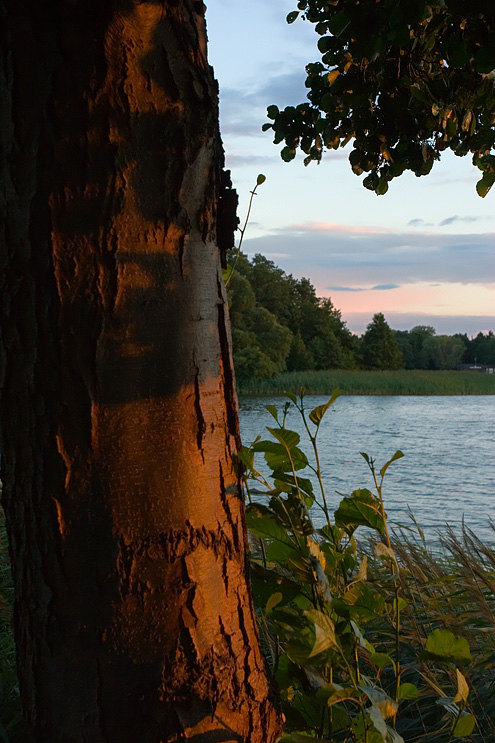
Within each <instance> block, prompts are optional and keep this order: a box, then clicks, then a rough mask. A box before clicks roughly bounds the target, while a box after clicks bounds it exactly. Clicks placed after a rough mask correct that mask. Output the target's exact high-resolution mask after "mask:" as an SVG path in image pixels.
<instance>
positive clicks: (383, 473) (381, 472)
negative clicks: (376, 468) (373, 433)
mask: <svg viewBox="0 0 495 743" xmlns="http://www.w3.org/2000/svg"><path fill="white" fill-rule="evenodd" d="M403 456H404V454H403V453H402V452H401V451H400V449H397V451H396V452H395V454H394V455H393V457H392V458H391V459H389V460H388V462H386V463H385V464H384V465H383V467H382V468H381V470H380V475H381V476H382V477H383V476H384V475H385V472H386V471H387V470H388V468H389V467H390V465H391V464H392V462H396V461H397V459H401V457H403Z"/></svg>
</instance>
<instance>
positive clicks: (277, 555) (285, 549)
mask: <svg viewBox="0 0 495 743" xmlns="http://www.w3.org/2000/svg"><path fill="white" fill-rule="evenodd" d="M292 550H293V547H292V545H289V544H287V543H286V542H280V541H279V540H278V539H277V540H275V541H273V542H270V544H269V545H268V546H267V548H266V559H267V560H268V562H276V563H278V564H282V563H284V562H285V561H286V560H287V558H288V557H289V555H290V554H291V553H292Z"/></svg>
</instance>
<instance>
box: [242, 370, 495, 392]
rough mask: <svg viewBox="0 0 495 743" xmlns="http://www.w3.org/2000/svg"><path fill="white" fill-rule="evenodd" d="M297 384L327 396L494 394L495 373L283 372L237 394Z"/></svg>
mask: <svg viewBox="0 0 495 743" xmlns="http://www.w3.org/2000/svg"><path fill="white" fill-rule="evenodd" d="M301 387H304V388H305V391H306V394H308V395H331V394H332V392H333V390H334V389H339V390H340V392H341V394H343V395H495V374H487V373H480V372H469V371H426V370H421V369H410V370H408V369H398V370H390V371H363V370H356V369H350V370H346V369H335V370H331V371H302V372H286V373H284V374H281V375H280V376H278V377H275V378H273V379H256V378H254V379H250V380H243V381H242V382H241V383H239V384H238V393H239V396H241V397H248V396H258V395H282V394H284V393H285V392H291V393H293V394H297V393H298V392H299V390H300V388H301Z"/></svg>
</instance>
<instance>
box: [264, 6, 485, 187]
mask: <svg viewBox="0 0 495 743" xmlns="http://www.w3.org/2000/svg"><path fill="white" fill-rule="evenodd" d="M297 8H298V10H296V11H293V12H292V13H289V15H288V16H287V21H288V22H289V23H293V22H294V21H295V20H296V18H297V17H298V16H301V17H302V18H303V19H304V20H307V21H309V22H310V23H314V24H315V31H316V32H317V34H318V35H319V36H320V39H319V41H318V49H319V51H320V53H321V60H320V61H316V62H314V63H311V64H308V65H307V67H306V72H307V79H306V87H307V88H308V101H307V102H305V103H302V104H300V105H299V106H297V107H293V106H289V107H287V108H285V109H284V110H283V111H279V109H278V107H277V106H275V105H272V106H269V107H268V118H269V119H270V120H271V121H270V123H266V124H264V125H263V129H264V130H265V131H266V130H268V129H273V131H274V133H275V136H274V142H275V143H281V142H284V143H285V146H284V147H283V149H282V151H281V156H282V159H283V160H285V161H287V162H288V161H290V160H292V159H293V158H294V157H295V155H296V150H297V148H298V147H299V148H300V149H301V150H302V151H303V152H304V153H305V155H306V157H305V159H304V163H305V164H306V165H307V164H308V163H309V162H311V161H312V160H316V161H317V162H319V161H320V160H321V157H322V154H323V152H324V150H325V149H337V148H338V147H342V146H344V145H345V144H347V143H348V142H349V141H352V142H353V149H352V150H351V152H350V155H349V161H350V164H351V167H352V170H353V171H354V173H356V175H361V174H362V173H367V175H366V177H365V178H364V180H363V185H364V186H365V187H366V188H368V189H370V190H372V191H374V192H375V193H377V194H384V193H386V191H387V190H388V185H389V183H390V181H391V180H392V179H393V178H396V177H397V176H399V175H401V174H402V173H403V172H404V171H405V170H412V171H413V172H414V173H415V174H416V175H417V176H421V175H427V174H428V173H429V172H430V170H431V168H432V166H433V163H434V162H435V160H439V159H440V154H441V152H442V151H443V150H446V149H451V150H452V151H453V152H454V153H455V154H456V155H458V156H463V155H466V154H467V153H469V152H470V153H472V155H473V164H474V165H476V166H477V167H478V168H479V169H480V170H481V171H482V173H483V175H482V177H481V179H480V180H479V181H478V183H477V185H476V189H477V192H478V194H479V195H480V196H482V197H483V196H485V195H486V194H487V193H488V191H489V190H490V188H491V186H492V185H493V183H494V182H495V154H493V151H494V149H495V126H494V123H495V2H494V0H468V1H466V0H300V2H298V3H297Z"/></svg>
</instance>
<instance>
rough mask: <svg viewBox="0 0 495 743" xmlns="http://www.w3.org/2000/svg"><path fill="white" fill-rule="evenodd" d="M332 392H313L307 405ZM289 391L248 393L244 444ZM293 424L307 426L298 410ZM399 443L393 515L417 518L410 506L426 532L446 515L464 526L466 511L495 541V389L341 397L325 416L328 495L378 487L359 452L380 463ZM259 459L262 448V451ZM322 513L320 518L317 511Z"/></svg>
mask: <svg viewBox="0 0 495 743" xmlns="http://www.w3.org/2000/svg"><path fill="white" fill-rule="evenodd" d="M327 400H328V397H322V396H316V395H314V396H308V397H307V398H306V399H305V407H307V409H308V411H309V410H311V409H312V408H313V407H315V406H316V405H321V404H323V403H325V402H326V401H327ZM285 401H286V398H283V397H275V398H266V397H263V398H242V399H241V400H240V425H241V436H242V441H243V444H244V445H248V444H249V443H251V441H252V440H253V439H254V438H255V437H256V436H257V435H259V434H261V435H262V436H263V438H265V434H266V437H267V438H269V435H268V434H267V432H266V431H265V426H267V425H268V426H272V425H275V421H274V420H273V418H272V417H271V416H270V414H269V413H268V412H267V410H266V409H265V405H267V404H272V405H275V406H276V407H277V408H278V409H281V408H282V406H283V404H284V403H285ZM287 426H288V427H289V428H293V429H294V430H296V431H298V432H299V433H300V434H301V446H302V448H303V449H304V451H305V452H306V454H307V455H308V456H309V453H310V448H309V442H308V445H306V443H305V439H304V428H303V426H302V423H301V422H300V419H299V414H298V413H297V411H295V410H294V411H293V412H290V413H289V417H288V420H287ZM396 449H401V450H402V451H403V452H404V458H403V459H400V460H399V461H397V462H394V463H393V464H392V465H391V467H390V468H389V470H388V472H387V475H386V477H385V483H384V498H385V504H386V510H387V513H388V516H389V519H390V520H391V521H393V522H394V523H402V524H407V525H411V520H410V518H409V517H408V513H407V510H408V506H409V507H410V508H411V510H412V511H413V513H414V515H415V517H416V519H417V521H418V523H419V524H420V526H421V527H423V528H424V530H425V533H426V535H427V537H435V534H436V531H437V530H438V529H439V528H441V527H443V526H444V524H445V523H446V522H447V523H449V524H450V525H451V526H453V527H454V528H456V529H457V528H458V527H459V526H460V525H461V523H462V519H464V521H465V523H466V525H467V526H469V527H470V528H471V529H473V531H474V532H475V533H476V534H477V535H478V536H479V537H480V538H481V539H484V540H488V541H490V542H493V541H494V539H495V533H494V532H493V531H492V530H491V529H490V527H489V519H490V518H492V519H495V395H491V396H465V397H458V396H452V397H450V396H445V397H444V396H442V397H406V396H400V397H381V396H370V397H365V396H363V397H361V396H345V397H339V398H338V400H337V401H336V402H335V403H334V405H333V406H332V408H330V410H329V411H328V412H327V414H326V416H325V418H324V419H323V422H322V425H321V428H320V433H319V451H320V460H321V466H322V470H323V476H324V483H325V487H326V493H327V499H328V500H329V501H330V503H331V504H332V510H333V509H334V508H335V507H336V506H337V504H338V501H339V496H338V495H337V494H336V491H338V492H341V493H349V492H351V491H352V490H355V489H356V488H360V487H368V488H369V489H370V490H373V488H372V480H371V475H370V473H369V470H368V467H367V465H366V462H365V461H364V459H363V458H362V457H361V456H360V454H359V452H360V451H364V452H366V453H367V454H369V455H370V456H372V457H374V458H375V460H376V466H377V469H380V467H381V466H382V465H383V464H384V463H385V462H386V461H387V460H388V459H389V458H390V457H391V456H392V454H393V453H394V452H395V451H396ZM257 457H259V459H258V460H257V461H258V464H259V465H261V464H262V462H263V455H262V454H258V455H257ZM315 520H316V521H318V519H317V518H316V519H315Z"/></svg>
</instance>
